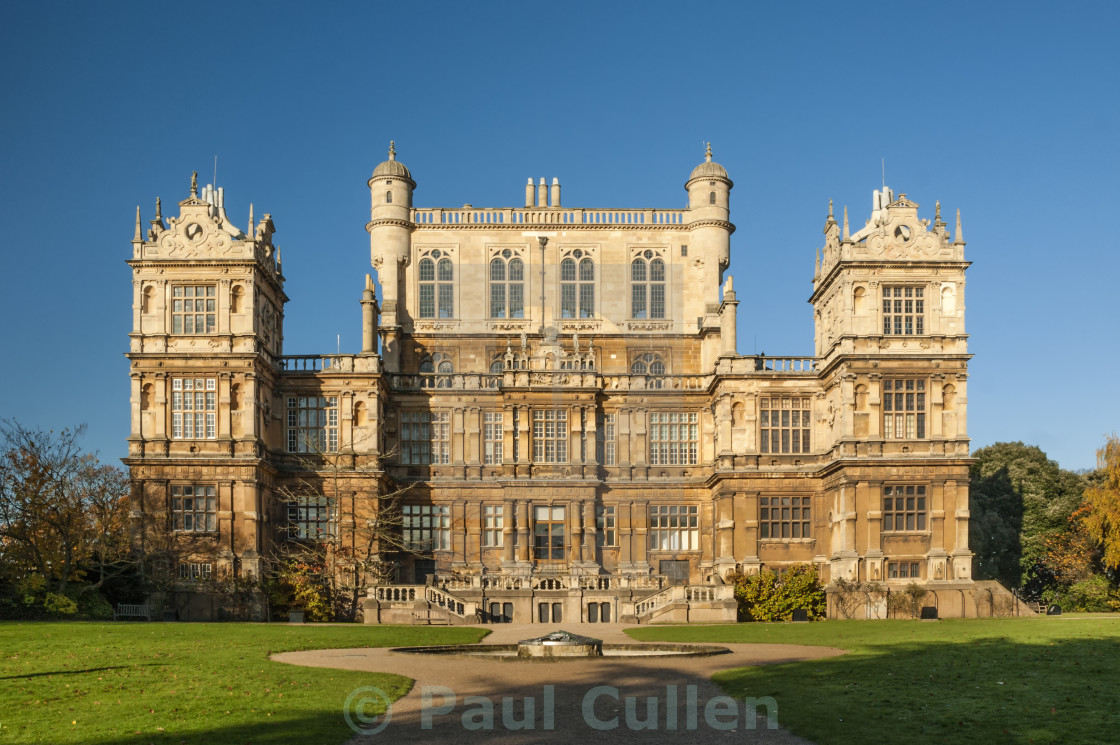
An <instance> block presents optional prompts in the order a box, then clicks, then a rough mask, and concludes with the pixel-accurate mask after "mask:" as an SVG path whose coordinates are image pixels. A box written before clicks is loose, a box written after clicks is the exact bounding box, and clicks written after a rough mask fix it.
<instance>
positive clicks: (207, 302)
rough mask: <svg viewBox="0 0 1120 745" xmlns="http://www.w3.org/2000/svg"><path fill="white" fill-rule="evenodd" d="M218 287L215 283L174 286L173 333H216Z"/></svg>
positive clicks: (172, 296) (172, 292)
mask: <svg viewBox="0 0 1120 745" xmlns="http://www.w3.org/2000/svg"><path fill="white" fill-rule="evenodd" d="M216 289H217V288H215V287H214V285H175V286H174V287H172V288H171V333H173V334H212V333H214V331H215V326H214V319H215V318H216V315H215V308H216V303H217V297H216Z"/></svg>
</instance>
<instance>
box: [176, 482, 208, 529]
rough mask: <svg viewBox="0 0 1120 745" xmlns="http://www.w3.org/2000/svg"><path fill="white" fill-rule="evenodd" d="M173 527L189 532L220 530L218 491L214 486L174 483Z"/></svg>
mask: <svg viewBox="0 0 1120 745" xmlns="http://www.w3.org/2000/svg"><path fill="white" fill-rule="evenodd" d="M171 527H172V529H173V530H177V531H183V532H187V533H216V532H218V492H217V488H216V487H214V486H212V485H211V486H203V485H198V484H174V485H172V487H171Z"/></svg>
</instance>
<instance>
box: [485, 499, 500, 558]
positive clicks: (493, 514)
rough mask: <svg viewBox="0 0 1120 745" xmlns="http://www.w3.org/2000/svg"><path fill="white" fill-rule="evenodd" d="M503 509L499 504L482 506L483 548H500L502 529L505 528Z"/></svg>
mask: <svg viewBox="0 0 1120 745" xmlns="http://www.w3.org/2000/svg"><path fill="white" fill-rule="evenodd" d="M504 510H505V508H504V507H502V505H500V504H484V505H482V545H483V546H484V547H485V548H500V547H501V545H502V528H503V527H504V526H505V513H504Z"/></svg>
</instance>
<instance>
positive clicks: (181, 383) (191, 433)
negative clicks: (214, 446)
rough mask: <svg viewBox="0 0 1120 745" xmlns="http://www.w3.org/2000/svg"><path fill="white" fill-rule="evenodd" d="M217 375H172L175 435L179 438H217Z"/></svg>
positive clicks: (172, 410)
mask: <svg viewBox="0 0 1120 745" xmlns="http://www.w3.org/2000/svg"><path fill="white" fill-rule="evenodd" d="M217 387H218V381H217V380H216V379H215V378H172V379H171V437H172V439H175V440H213V439H214V437H215V436H216V434H217V433H216V428H217V427H216V425H217V409H218V406H217V398H218V393H217Z"/></svg>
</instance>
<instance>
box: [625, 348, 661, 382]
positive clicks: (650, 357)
mask: <svg viewBox="0 0 1120 745" xmlns="http://www.w3.org/2000/svg"><path fill="white" fill-rule="evenodd" d="M630 374H631V375H646V376H649V379H648V380H647V381H646V387H647V388H660V387H661V384H662V381H661V380H660V376H662V375H664V374H665V362H664V361H663V360H662V359H661V355H659V354H657V353H655V352H646V353H645V354H641V355H638V356H637V357H635V358H634V361H633V362H631V363H630Z"/></svg>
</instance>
